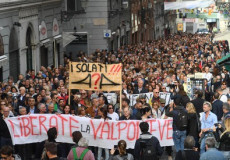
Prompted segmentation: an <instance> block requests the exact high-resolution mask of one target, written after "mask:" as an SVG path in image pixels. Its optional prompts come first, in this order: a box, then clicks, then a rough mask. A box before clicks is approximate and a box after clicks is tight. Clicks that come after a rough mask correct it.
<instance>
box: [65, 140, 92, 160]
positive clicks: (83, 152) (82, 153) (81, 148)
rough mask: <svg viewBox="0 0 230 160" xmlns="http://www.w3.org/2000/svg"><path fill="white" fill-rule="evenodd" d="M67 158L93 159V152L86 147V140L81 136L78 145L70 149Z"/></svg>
mask: <svg viewBox="0 0 230 160" xmlns="http://www.w3.org/2000/svg"><path fill="white" fill-rule="evenodd" d="M67 159H68V160H74V159H83V160H95V158H94V155H93V152H92V151H91V150H89V149H88V140H87V139H85V138H83V137H82V138H81V139H80V140H79V142H78V147H77V148H72V149H71V150H70V152H69V154H68V156H67Z"/></svg>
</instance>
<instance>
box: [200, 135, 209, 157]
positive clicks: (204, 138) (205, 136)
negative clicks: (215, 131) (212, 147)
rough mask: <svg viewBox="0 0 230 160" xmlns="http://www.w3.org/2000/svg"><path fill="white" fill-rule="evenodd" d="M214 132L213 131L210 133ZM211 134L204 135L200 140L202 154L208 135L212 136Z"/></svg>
mask: <svg viewBox="0 0 230 160" xmlns="http://www.w3.org/2000/svg"><path fill="white" fill-rule="evenodd" d="M210 134H212V133H210ZM210 134H205V135H204V137H203V138H202V139H201V142H200V155H201V154H202V153H204V152H205V140H206V138H208V137H211V136H210Z"/></svg>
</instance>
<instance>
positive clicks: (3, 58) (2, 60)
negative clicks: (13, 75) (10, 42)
mask: <svg viewBox="0 0 230 160" xmlns="http://www.w3.org/2000/svg"><path fill="white" fill-rule="evenodd" d="M7 60H8V58H7V56H5V55H3V56H0V67H3V66H4V65H5V64H6V63H7Z"/></svg>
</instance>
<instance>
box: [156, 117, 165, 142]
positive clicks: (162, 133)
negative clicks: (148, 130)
mask: <svg viewBox="0 0 230 160" xmlns="http://www.w3.org/2000/svg"><path fill="white" fill-rule="evenodd" d="M157 121H158V127H159V132H160V139H161V141H162V139H163V136H164V130H165V125H166V123H167V122H166V120H165V121H164V125H163V129H162V130H161V123H160V121H159V120H157Z"/></svg>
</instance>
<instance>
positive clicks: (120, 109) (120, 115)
mask: <svg viewBox="0 0 230 160" xmlns="http://www.w3.org/2000/svg"><path fill="white" fill-rule="evenodd" d="M121 109H122V90H120V117H121Z"/></svg>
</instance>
